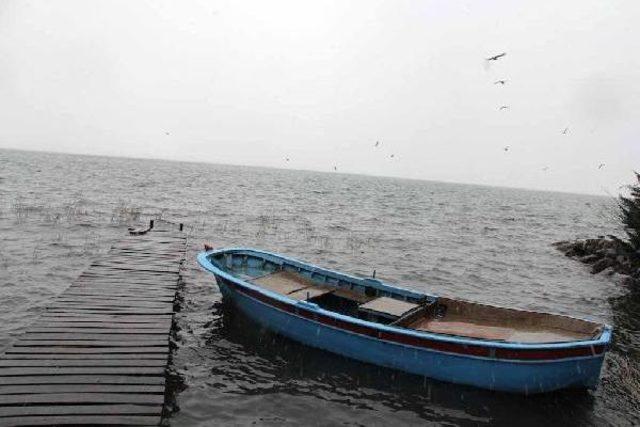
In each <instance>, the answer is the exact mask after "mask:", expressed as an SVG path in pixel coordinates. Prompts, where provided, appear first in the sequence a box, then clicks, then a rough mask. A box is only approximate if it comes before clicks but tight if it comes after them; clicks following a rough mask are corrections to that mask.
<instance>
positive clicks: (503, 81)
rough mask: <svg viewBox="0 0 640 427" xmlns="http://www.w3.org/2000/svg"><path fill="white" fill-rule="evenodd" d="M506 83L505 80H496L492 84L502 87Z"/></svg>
mask: <svg viewBox="0 0 640 427" xmlns="http://www.w3.org/2000/svg"><path fill="white" fill-rule="evenodd" d="M505 83H507V81H506V80H496V81H495V82H493V84H494V85H503V86H504V84H505Z"/></svg>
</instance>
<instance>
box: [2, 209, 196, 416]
mask: <svg viewBox="0 0 640 427" xmlns="http://www.w3.org/2000/svg"><path fill="white" fill-rule="evenodd" d="M179 228H182V226H180V227H179V226H178V225H174V224H170V223H166V222H158V221H156V223H155V224H154V227H153V229H151V230H150V231H148V232H146V233H145V234H141V235H136V236H128V237H126V238H124V239H122V240H120V241H118V242H117V243H116V244H115V245H114V246H113V247H112V248H111V250H110V251H109V252H108V254H106V255H105V256H103V257H101V258H100V259H98V260H96V261H95V262H94V263H93V264H91V266H90V267H89V268H88V269H87V270H86V271H85V272H84V273H82V274H81V275H80V277H78V278H77V279H76V280H75V281H74V282H73V283H72V284H71V286H70V287H69V288H68V289H67V290H66V291H64V292H63V293H62V294H61V295H60V296H58V297H57V298H55V299H54V300H53V301H52V302H51V304H50V305H49V307H48V308H47V310H46V312H45V313H44V314H42V315H41V316H40V317H39V318H38V319H37V320H36V321H35V322H34V323H33V324H32V325H31V326H30V327H29V328H28V329H27V331H26V332H24V334H22V335H21V336H20V337H18V339H17V340H16V341H15V342H14V343H13V344H12V346H11V347H10V348H8V349H7V350H6V351H5V352H4V353H3V354H1V355H0V426H16V425H20V426H24V425H62V424H73V425H79V424H80V425H114V424H115V425H158V424H159V423H160V421H161V417H162V411H163V406H164V401H165V369H166V367H167V363H168V357H169V334H170V331H171V322H172V317H173V310H174V299H175V296H176V290H177V286H178V282H179V278H180V273H179V269H180V265H181V264H182V262H183V261H184V257H185V249H186V236H185V235H184V234H183V233H182V232H181V231H180V230H179Z"/></svg>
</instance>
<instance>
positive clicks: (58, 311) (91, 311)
mask: <svg viewBox="0 0 640 427" xmlns="http://www.w3.org/2000/svg"><path fill="white" fill-rule="evenodd" d="M47 312H48V313H50V314H64V313H74V314H136V313H138V314H139V315H149V314H153V315H156V314H172V312H170V311H168V310H155V309H153V310H152V309H144V310H142V309H141V310H136V309H135V308H124V309H121V310H116V309H103V310H100V309H96V308H65V307H54V308H52V309H50V310H48V311H47Z"/></svg>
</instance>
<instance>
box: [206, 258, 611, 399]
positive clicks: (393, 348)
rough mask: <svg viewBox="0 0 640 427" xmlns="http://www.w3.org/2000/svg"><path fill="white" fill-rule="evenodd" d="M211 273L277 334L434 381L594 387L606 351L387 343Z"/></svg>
mask: <svg viewBox="0 0 640 427" xmlns="http://www.w3.org/2000/svg"><path fill="white" fill-rule="evenodd" d="M201 263H202V260H201ZM213 272H214V274H215V276H216V280H217V283H218V285H219V287H220V289H221V291H222V293H223V295H224V296H225V298H228V299H230V300H231V301H232V302H233V304H234V305H235V306H237V308H238V309H239V310H241V311H242V312H244V313H245V315H247V316H248V317H250V318H251V319H253V320H254V321H256V322H258V323H260V324H262V325H264V326H265V327H267V328H269V329H270V330H272V331H274V332H276V333H279V334H281V335H283V336H286V337H288V338H290V339H293V340H295V341H298V342H301V343H303V344H305V345H308V346H312V347H316V348H320V349H323V350H327V351H330V352H333V353H336V354H340V355H343V356H346V357H350V358H353V359H357V360H361V361H363V362H368V363H372V364H376V365H380V366H384V367H388V368H392V369H398V370H402V371H405V372H409V373H412V374H416V375H421V376H425V377H429V378H434V379H436V380H441V381H447V382H453V383H458V384H466V385H471V386H476V387H481V388H485V389H490V390H498V391H505V392H514V393H524V394H534V393H543V392H549V391H553V390H558V389H563V388H593V387H595V386H596V385H597V383H598V378H599V375H600V369H601V366H602V363H603V360H604V354H605V352H604V351H602V352H601V353H598V354H595V352H594V354H593V355H590V356H584V355H581V356H579V357H562V358H556V359H551V360H505V359H500V358H495V357H479V356H475V355H472V354H455V353H451V352H447V351H440V350H433V349H430V348H420V347H418V346H413V345H406V344H404V343H398V342H390V341H388V340H385V339H379V338H377V337H372V336H367V335H366V334H362V333H358V332H354V331H352V330H351V331H350V330H345V329H344V328H341V327H333V326H331V325H327V324H326V322H324V323H323V322H320V321H318V319H319V317H317V316H316V318H314V315H309V314H308V313H306V315H304V314H305V307H302V309H296V311H295V312H291V310H285V309H283V308H288V307H287V306H286V305H280V306H278V305H277V304H275V305H274V304H271V303H269V301H268V300H265V299H264V298H261V297H260V298H256V294H255V292H249V291H250V289H247V288H246V287H245V286H244V284H245V283H243V282H242V281H241V280H234V278H233V277H229V276H228V275H226V274H222V275H221V274H216V273H217V272H215V271H213ZM606 339H607V341H608V337H607V338H606Z"/></svg>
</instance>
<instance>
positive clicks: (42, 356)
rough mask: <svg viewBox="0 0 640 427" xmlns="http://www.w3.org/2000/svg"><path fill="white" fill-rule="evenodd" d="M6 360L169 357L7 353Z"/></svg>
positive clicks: (158, 357)
mask: <svg viewBox="0 0 640 427" xmlns="http://www.w3.org/2000/svg"><path fill="white" fill-rule="evenodd" d="M2 359H4V360H74V359H82V360H139V359H140V360H167V355H166V354H162V353H157V354H156V353H128V354H127V353H124V354H118V353H109V354H55V353H49V354H20V353H17V354H16V353H5V354H3V355H2Z"/></svg>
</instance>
